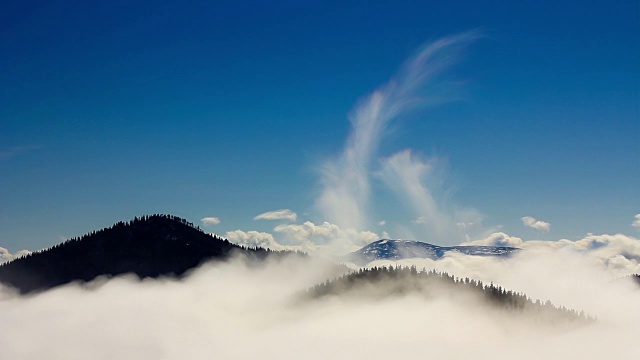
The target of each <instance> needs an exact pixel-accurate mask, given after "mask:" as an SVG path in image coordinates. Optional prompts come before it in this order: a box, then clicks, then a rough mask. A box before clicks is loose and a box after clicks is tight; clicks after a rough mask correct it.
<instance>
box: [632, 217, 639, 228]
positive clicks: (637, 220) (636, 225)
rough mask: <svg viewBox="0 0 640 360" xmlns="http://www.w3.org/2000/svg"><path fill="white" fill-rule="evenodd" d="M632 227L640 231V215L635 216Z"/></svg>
mask: <svg viewBox="0 0 640 360" xmlns="http://www.w3.org/2000/svg"><path fill="white" fill-rule="evenodd" d="M631 226H633V227H634V228H636V229H640V214H636V215H635V220H633V222H632V223H631Z"/></svg>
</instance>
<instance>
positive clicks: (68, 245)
mask: <svg viewBox="0 0 640 360" xmlns="http://www.w3.org/2000/svg"><path fill="white" fill-rule="evenodd" d="M232 253H242V254H245V255H248V256H250V257H252V258H259V259H262V258H265V257H266V256H267V255H268V254H271V253H274V252H272V251H269V250H265V249H260V248H258V249H247V248H243V247H240V246H238V245H235V244H232V243H230V242H228V241H227V240H224V239H221V238H219V237H216V236H212V235H209V234H206V233H204V232H203V231H201V230H200V229H199V228H197V227H195V226H194V225H193V224H192V223H189V222H188V221H186V220H184V219H181V218H179V217H176V216H172V215H151V216H143V217H141V218H134V219H133V220H132V221H130V222H118V223H116V224H115V225H113V226H111V227H109V228H105V229H102V230H99V231H94V232H91V233H89V234H86V235H84V236H82V237H80V238H75V239H71V240H67V241H65V242H63V243H61V244H58V245H55V246H53V247H51V248H49V249H46V250H43V251H39V252H35V253H31V254H29V255H26V256H24V257H21V258H19V259H15V260H13V261H10V262H8V263H5V264H3V265H1V266H0V282H2V283H4V284H5V285H9V286H13V287H15V288H17V289H18V290H19V291H20V292H21V293H28V292H32V291H37V290H45V289H49V288H52V287H55V286H58V285H62V284H66V283H69V282H72V281H77V280H80V281H90V280H93V279H95V278H96V277H98V276H101V275H107V276H115V275H119V274H125V273H134V274H136V275H138V276H139V277H140V278H145V277H152V278H155V277H158V276H161V275H171V276H181V275H183V274H184V273H185V272H186V271H188V270H189V269H192V268H194V267H196V266H198V265H199V264H200V263H202V262H203V261H205V260H210V259H224V258H227V257H228V256H230V255H231V254H232Z"/></svg>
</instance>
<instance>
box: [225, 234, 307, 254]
mask: <svg viewBox="0 0 640 360" xmlns="http://www.w3.org/2000/svg"><path fill="white" fill-rule="evenodd" d="M224 237H225V238H226V239H227V240H229V241H231V242H232V243H234V244H238V245H242V246H246V247H262V248H267V249H271V250H300V247H287V246H283V245H280V244H278V242H277V241H276V240H275V239H274V238H273V235H271V234H269V233H266V232H259V231H246V232H245V231H242V230H233V231H227V233H226V234H225V235H224Z"/></svg>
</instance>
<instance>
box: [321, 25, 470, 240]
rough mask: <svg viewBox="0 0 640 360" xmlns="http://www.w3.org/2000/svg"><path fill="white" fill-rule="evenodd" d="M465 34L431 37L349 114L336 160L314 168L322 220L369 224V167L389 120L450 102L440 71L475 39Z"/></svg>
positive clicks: (356, 225) (361, 226)
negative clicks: (317, 169) (348, 125)
mask: <svg viewBox="0 0 640 360" xmlns="http://www.w3.org/2000/svg"><path fill="white" fill-rule="evenodd" d="M478 37H479V34H478V33H477V32H467V33H463V34H459V35H455V36H450V37H445V38H443V39H440V40H438V41H435V42H433V43H431V44H429V45H427V46H425V47H424V48H422V50H421V51H419V52H418V53H417V54H416V55H415V56H414V57H412V58H411V59H409V61H407V62H406V63H405V64H404V66H403V67H402V68H401V70H400V71H399V72H398V74H397V75H396V76H395V77H393V78H392V79H391V80H390V81H389V82H387V83H386V84H384V85H383V86H381V87H380V88H379V89H378V90H376V91H374V92H373V93H372V94H371V95H369V96H368V97H367V98H365V99H364V100H362V101H361V102H360V104H359V105H357V106H356V107H355V109H354V110H353V111H352V112H351V114H350V116H349V119H350V121H351V132H350V134H349V137H348V139H347V141H346V144H345V147H344V149H343V151H342V153H341V154H340V156H339V157H338V158H337V159H334V160H331V161H327V162H326V163H324V164H323V165H322V167H321V169H320V173H321V179H320V183H321V186H322V192H321V194H320V196H319V198H318V199H317V202H316V205H317V207H318V208H319V209H320V210H321V212H322V214H323V215H324V217H325V219H327V220H328V221H331V222H333V223H336V224H339V225H340V226H341V227H343V228H353V229H364V228H366V227H367V226H369V225H370V224H369V219H368V218H369V214H368V212H367V210H366V209H368V208H369V207H368V205H369V196H370V185H369V182H370V167H371V162H372V159H373V158H374V156H375V155H376V152H377V150H378V146H379V144H380V141H381V139H382V137H383V136H384V134H385V133H386V130H387V128H388V126H389V124H390V122H391V121H393V120H394V119H397V118H398V117H399V116H400V115H402V114H404V113H407V112H408V111H410V110H412V109H415V108H417V107H418V106H424V105H432V104H435V103H440V102H443V101H448V100H451V99H450V98H449V97H448V96H447V95H445V88H446V86H445V82H443V81H439V79H438V77H439V75H441V73H442V72H443V71H444V70H445V69H446V68H448V67H449V66H450V65H452V64H453V63H454V62H455V61H456V60H457V58H458V56H456V55H457V54H458V53H459V52H460V51H461V49H462V48H463V45H465V44H466V43H468V42H470V41H472V40H474V39H477V38H478Z"/></svg>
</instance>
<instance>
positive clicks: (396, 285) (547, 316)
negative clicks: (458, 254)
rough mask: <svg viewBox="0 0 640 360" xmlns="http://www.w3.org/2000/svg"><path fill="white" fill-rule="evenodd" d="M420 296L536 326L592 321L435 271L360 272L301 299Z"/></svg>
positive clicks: (383, 269) (327, 283)
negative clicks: (473, 303)
mask: <svg viewBox="0 0 640 360" xmlns="http://www.w3.org/2000/svg"><path fill="white" fill-rule="evenodd" d="M409 293H414V294H421V295H423V296H425V297H427V298H435V297H440V296H447V297H448V298H449V299H450V300H451V301H458V302H459V303H461V304H465V302H468V301H469V300H470V299H471V298H475V299H478V300H480V301H483V302H485V303H486V304H487V305H488V308H491V309H494V310H498V311H507V312H509V313H510V314H513V313H520V314H523V315H530V318H531V319H532V320H534V321H537V322H543V323H550V324H557V323H567V322H575V321H578V322H585V321H586V322H588V321H593V320H594V319H593V318H591V317H589V316H587V315H585V313H584V312H583V311H581V312H577V311H575V310H572V309H567V308H565V307H563V306H560V307H557V306H555V305H553V304H552V303H551V302H550V301H546V302H542V301H540V300H536V301H534V300H532V299H531V298H529V297H527V296H526V295H525V294H523V293H517V292H514V291H511V290H506V289H504V288H502V287H500V286H496V285H494V284H493V283H491V284H483V283H482V282H481V281H477V280H473V279H469V278H456V277H454V276H451V275H449V274H447V273H444V272H437V271H435V270H430V271H426V270H424V269H423V270H422V271H418V270H417V269H416V267H415V266H412V267H374V268H361V269H360V270H357V271H353V272H351V273H348V274H346V275H343V276H340V277H338V278H335V279H332V280H328V281H325V282H324V283H320V284H317V285H315V286H313V287H312V288H309V289H307V291H306V293H305V294H304V297H306V298H307V299H318V298H323V297H326V296H351V298H354V299H359V298H364V299H365V300H371V299H376V298H378V299H379V298H385V297H389V296H396V295H404V294H409Z"/></svg>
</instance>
